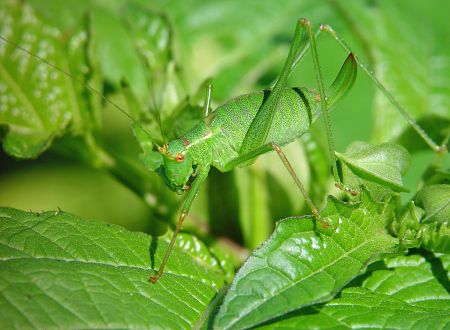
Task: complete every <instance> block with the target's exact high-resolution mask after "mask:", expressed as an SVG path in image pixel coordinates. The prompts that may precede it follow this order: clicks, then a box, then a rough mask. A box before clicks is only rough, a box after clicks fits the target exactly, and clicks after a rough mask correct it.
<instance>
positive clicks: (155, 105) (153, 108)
mask: <svg viewBox="0 0 450 330" xmlns="http://www.w3.org/2000/svg"><path fill="white" fill-rule="evenodd" d="M150 102H151V105H150V111H151V113H152V115H153V118H154V119H155V120H156V122H157V123H158V127H159V131H160V133H161V137H162V139H163V141H164V144H167V143H168V140H167V137H166V134H165V133H164V128H163V125H162V121H161V114H160V112H159V111H158V109H161V103H160V102H157V101H156V95H155V90H154V88H151V89H150Z"/></svg>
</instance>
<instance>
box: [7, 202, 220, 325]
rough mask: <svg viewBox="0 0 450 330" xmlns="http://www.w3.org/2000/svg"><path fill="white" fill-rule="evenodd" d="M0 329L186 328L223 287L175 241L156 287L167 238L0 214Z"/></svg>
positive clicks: (65, 217) (188, 241)
mask: <svg viewBox="0 0 450 330" xmlns="http://www.w3.org/2000/svg"><path fill="white" fill-rule="evenodd" d="M0 242H1V249H0V259H1V265H0V287H1V290H0V311H1V312H0V313H1V318H0V320H1V321H0V326H1V328H6V329H11V328H40V329H49V328H60V329H68V328H71V329H73V328H78V329H79V328H107V327H114V328H152V327H161V328H172V329H185V328H191V327H192V326H193V325H194V324H195V323H196V322H197V320H198V318H199V317H200V315H201V314H202V313H203V312H204V311H205V309H206V307H207V305H208V303H209V302H210V301H211V300H212V299H213V298H214V296H215V295H216V294H217V292H218V290H219V288H220V287H221V286H222V285H223V284H224V277H223V273H222V272H221V269H220V267H219V265H218V261H217V260H216V259H215V258H214V257H212V256H211V255H210V254H209V252H208V250H207V249H206V248H205V246H204V245H203V244H202V243H201V242H200V241H198V240H197V239H196V238H195V237H191V236H189V235H182V236H181V237H180V239H179V240H178V239H177V244H176V246H175V250H174V252H173V253H172V256H171V258H170V259H169V262H168V264H167V267H166V271H165V273H164V275H163V276H162V277H161V279H160V280H159V281H158V283H157V284H155V285H153V284H151V283H149V282H148V279H149V276H150V275H151V274H152V271H151V269H152V268H156V267H158V266H159V265H160V263H161V260H162V257H163V255H164V253H165V251H166V248H167V246H168V237H167V236H166V237H163V238H160V239H155V238H154V239H152V238H151V237H150V236H148V235H145V234H142V233H132V232H128V231H126V230H124V229H123V228H121V227H118V226H114V225H109V224H105V223H100V222H95V221H85V220H82V219H79V218H77V217H75V216H73V215H70V214H67V213H63V212H45V213H41V214H34V213H30V212H24V211H19V210H15V209H9V208H2V209H0Z"/></svg>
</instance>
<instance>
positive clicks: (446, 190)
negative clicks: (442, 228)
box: [415, 184, 450, 225]
mask: <svg viewBox="0 0 450 330" xmlns="http://www.w3.org/2000/svg"><path fill="white" fill-rule="evenodd" d="M415 200H416V203H417V205H419V206H423V208H424V209H425V212H426V219H425V220H424V221H426V222H436V223H438V224H440V225H441V224H443V223H448V222H449V221H450V185H448V184H434V185H431V186H427V187H424V188H423V189H422V190H420V191H419V192H418V193H417V196H416V199H415Z"/></svg>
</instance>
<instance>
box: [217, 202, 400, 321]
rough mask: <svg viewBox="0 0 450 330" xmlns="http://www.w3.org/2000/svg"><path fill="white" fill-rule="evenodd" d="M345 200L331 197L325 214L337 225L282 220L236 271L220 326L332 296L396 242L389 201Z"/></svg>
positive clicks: (394, 249) (266, 316) (391, 250)
mask: <svg viewBox="0 0 450 330" xmlns="http://www.w3.org/2000/svg"><path fill="white" fill-rule="evenodd" d="M362 200H363V201H362V202H361V203H360V204H356V205H346V204H344V203H341V202H339V201H336V200H334V199H332V198H330V199H329V201H328V204H327V207H326V208H325V209H324V210H322V213H321V215H322V217H324V218H325V219H327V220H328V221H329V223H330V225H331V227H332V228H333V233H332V234H331V235H330V236H325V235H318V234H317V229H315V222H314V221H313V220H312V219H311V218H292V219H286V220H282V221H280V222H278V224H277V228H276V229H275V232H274V233H273V234H272V236H271V237H270V238H269V239H268V240H267V241H266V242H265V243H264V244H263V245H262V246H261V247H260V248H259V249H257V250H256V251H255V252H253V254H252V255H251V256H250V257H249V259H248V260H247V261H246V262H245V264H244V265H243V266H242V268H241V269H240V271H239V272H238V273H237V275H236V277H235V279H234V281H233V284H232V285H231V287H230V289H229V290H228V293H227V295H226V296H225V299H224V302H223V304H222V306H221V307H220V310H219V313H218V315H217V318H216V326H217V328H218V329H242V328H251V327H254V326H255V325H258V324H260V323H262V322H264V321H268V320H270V319H273V318H275V317H279V316H281V315H284V314H286V313H288V312H290V311H293V310H296V309H300V308H302V307H304V306H308V305H312V304H317V303H320V302H323V301H327V300H329V299H330V298H332V297H333V296H334V295H335V294H336V293H337V292H338V291H339V290H340V289H341V288H342V287H343V286H344V285H345V284H346V283H348V282H349V281H350V280H352V279H353V278H354V277H356V276H357V275H359V274H361V273H363V272H364V271H365V268H366V266H367V265H368V264H369V263H371V262H373V261H376V260H377V259H379V258H381V256H383V255H386V254H389V253H397V252H399V250H398V244H397V241H396V240H395V239H394V238H393V237H392V236H390V235H388V234H387V233H386V231H385V229H384V227H385V223H386V221H387V219H389V217H391V216H392V214H391V213H392V208H391V205H390V203H386V204H376V203H374V202H373V201H371V199H370V197H369V196H368V195H367V194H366V193H363V196H362Z"/></svg>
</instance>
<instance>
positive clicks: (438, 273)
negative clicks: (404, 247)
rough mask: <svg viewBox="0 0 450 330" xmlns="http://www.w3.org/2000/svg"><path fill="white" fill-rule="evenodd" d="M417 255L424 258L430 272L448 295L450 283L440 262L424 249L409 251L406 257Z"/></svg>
mask: <svg viewBox="0 0 450 330" xmlns="http://www.w3.org/2000/svg"><path fill="white" fill-rule="evenodd" d="M414 254H418V255H420V256H422V257H424V258H425V260H426V261H427V262H428V263H429V264H430V266H431V272H432V273H433V276H434V277H435V278H436V279H437V280H438V282H439V283H440V284H441V285H442V286H443V287H444V289H445V290H446V291H447V292H448V293H450V281H449V279H448V274H447V270H446V269H445V267H444V265H443V264H442V260H441V259H439V258H437V257H436V256H435V255H434V254H433V252H431V251H427V250H424V249H411V250H410V252H409V253H408V255H414Z"/></svg>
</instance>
